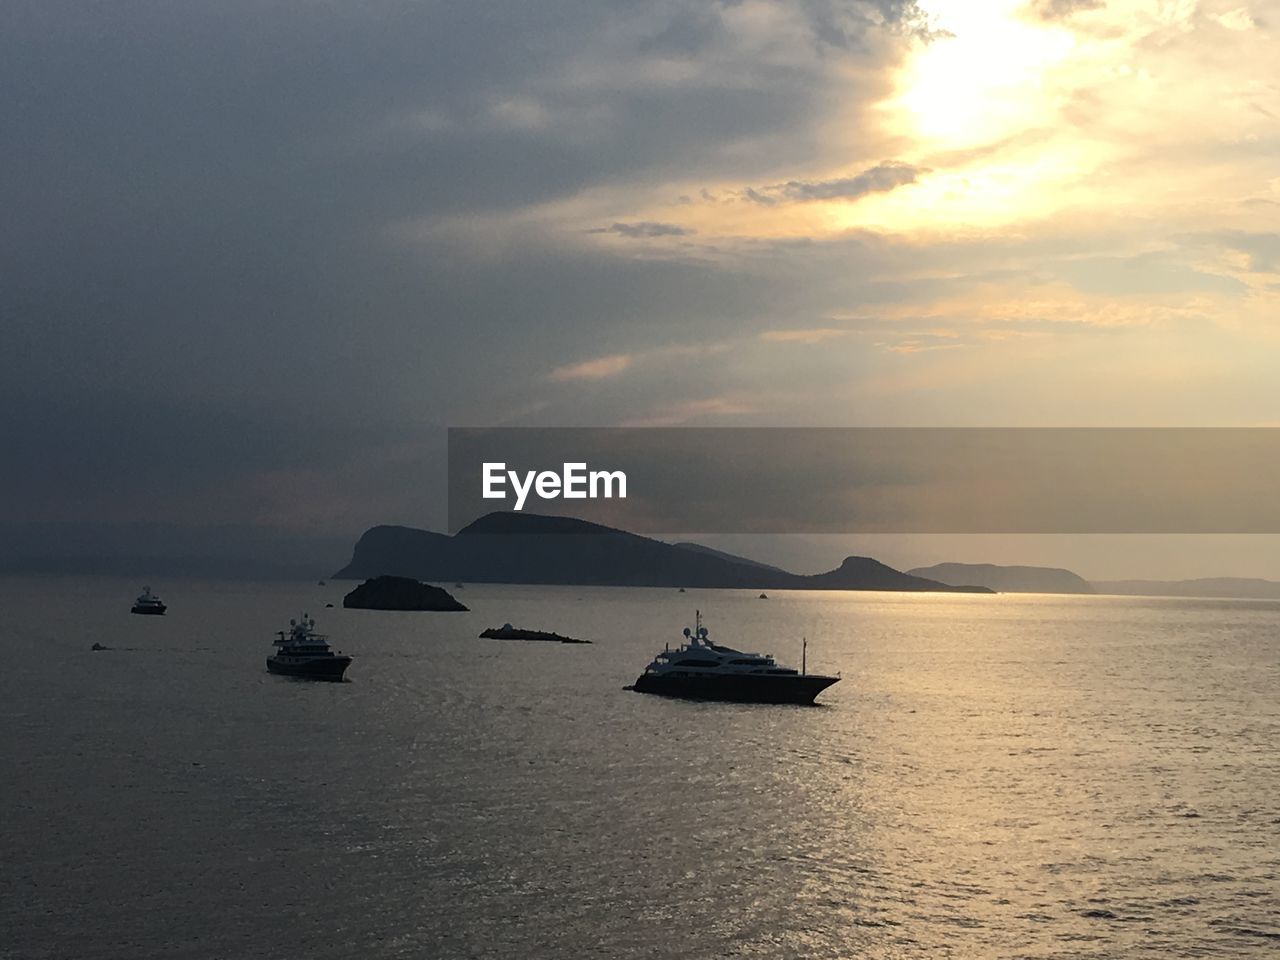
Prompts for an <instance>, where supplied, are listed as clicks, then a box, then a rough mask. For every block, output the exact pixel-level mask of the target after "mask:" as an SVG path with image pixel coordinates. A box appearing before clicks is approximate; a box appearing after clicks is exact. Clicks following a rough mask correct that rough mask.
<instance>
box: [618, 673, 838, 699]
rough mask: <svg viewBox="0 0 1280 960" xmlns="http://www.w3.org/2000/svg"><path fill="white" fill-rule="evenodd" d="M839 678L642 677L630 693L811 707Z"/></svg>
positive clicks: (747, 676)
mask: <svg viewBox="0 0 1280 960" xmlns="http://www.w3.org/2000/svg"><path fill="white" fill-rule="evenodd" d="M839 679H840V678H839V677H819V676H807V675H806V676H799V675H795V676H777V675H773V676H769V675H763V676H752V675H750V674H747V675H742V674H739V675H737V676H684V677H672V676H663V675H661V674H650V673H646V674H643V675H642V676H641V677H640V679H638V680H637V681H636V682H635V686H633V687H632V688H631V689H633V690H635V691H636V692H637V693H655V694H658V695H659V696H664V697H680V698H682V699H685V700H724V701H729V702H732V703H799V704H811V703H813V700H814V697H816V696H817V695H818V694H820V693H821V692H822V691H823V690H825V689H827V687H829V686H831V685H832V684H833V683H836V682H837V681H838V680H839Z"/></svg>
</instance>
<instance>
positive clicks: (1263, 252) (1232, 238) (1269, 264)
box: [1209, 230, 1280, 273]
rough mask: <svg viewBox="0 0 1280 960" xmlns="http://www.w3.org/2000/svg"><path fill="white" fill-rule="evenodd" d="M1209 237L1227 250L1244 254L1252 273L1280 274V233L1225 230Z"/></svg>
mask: <svg viewBox="0 0 1280 960" xmlns="http://www.w3.org/2000/svg"><path fill="white" fill-rule="evenodd" d="M1209 236H1210V238H1211V239H1214V240H1216V241H1217V242H1219V243H1221V244H1222V245H1223V246H1224V247H1226V248H1227V249H1229V250H1236V251H1238V252H1240V253H1243V254H1244V255H1245V256H1246V257H1247V258H1248V263H1249V269H1250V270H1251V271H1252V272H1254V273H1280V233H1250V232H1247V231H1244V230H1223V231H1220V232H1218V233H1216V234H1211V235H1209Z"/></svg>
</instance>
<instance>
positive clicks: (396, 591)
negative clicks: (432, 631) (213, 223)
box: [342, 577, 467, 611]
mask: <svg viewBox="0 0 1280 960" xmlns="http://www.w3.org/2000/svg"><path fill="white" fill-rule="evenodd" d="M342 605H343V606H344V607H348V608H350V609H354V610H437V611H454V610H466V609H467V608H466V607H465V606H463V605H462V604H461V603H459V602H458V601H457V600H455V599H454V598H453V596H452V594H450V593H449V591H448V590H445V589H443V588H441V587H433V586H432V585H431V584H429V583H422V582H421V581H419V580H414V579H413V578H412V577H374V578H373V579H371V580H366V581H365V582H364V583H362V584H360V586H358V587H356V588H355V589H354V590H352V591H351V592H350V593H348V594H347V595H346V596H345V597H343V598H342Z"/></svg>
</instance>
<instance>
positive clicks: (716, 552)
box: [672, 541, 786, 573]
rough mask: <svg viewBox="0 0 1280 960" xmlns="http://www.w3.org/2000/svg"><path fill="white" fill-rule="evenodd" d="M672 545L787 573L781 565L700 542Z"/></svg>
mask: <svg viewBox="0 0 1280 960" xmlns="http://www.w3.org/2000/svg"><path fill="white" fill-rule="evenodd" d="M672 546H676V547H680V548H681V549H682V550H696V551H697V552H698V553H705V554H707V555H709V556H712V557H719V558H720V559H721V560H732V561H733V562H734V563H745V564H747V565H748V566H752V567H759V568H760V569H762V570H772V571H773V572H774V573H786V571H785V570H783V569H782V568H781V567H775V566H774V565H773V564H771V563H761V562H760V561H759V560H752V559H751V558H750V557H739V556H737V555H736V554H732V553H725V552H724V551H723V550H716V549H714V548H712V547H704V546H703V545H702V544H700V543H689V542H687V541H680V542H678V543H675V544H672Z"/></svg>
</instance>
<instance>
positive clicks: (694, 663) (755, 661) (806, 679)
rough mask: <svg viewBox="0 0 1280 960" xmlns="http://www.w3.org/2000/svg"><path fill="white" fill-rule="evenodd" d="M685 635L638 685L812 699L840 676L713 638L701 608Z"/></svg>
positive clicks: (774, 699)
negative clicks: (789, 664)
mask: <svg viewBox="0 0 1280 960" xmlns="http://www.w3.org/2000/svg"><path fill="white" fill-rule="evenodd" d="M684 636H685V640H686V642H685V643H684V644H682V645H681V646H680V647H679V648H678V649H676V650H672V649H670V647H668V648H667V649H665V650H663V651H662V653H660V654H658V655H657V656H656V657H654V659H653V662H652V663H650V664H649V666H647V667H646V668H645V671H644V673H642V674H641V675H640V678H639V679H638V680H636V682H635V684H634V686H632V687H631V689H632V690H635V691H636V692H637V693H656V694H660V695H663V696H668V697H684V698H685V699H689V700H730V701H734V702H737V703H801V704H809V703H813V700H814V698H815V697H816V696H817V695H818V694H820V693H821V692H822V691H823V690H825V689H827V687H829V686H831V685H832V684H833V683H838V682H839V680H840V678H839V677H825V676H819V675H817V674H810V673H807V672H805V668H804V660H802V661H801V664H802V665H801V668H800V669H799V670H795V669H793V668H791V667H783V666H779V665H778V663H777V662H776V661H775V660H774V659H773V657H772V656H770V655H769V654H760V653H743V652H742V651H741V650H734V649H733V648H731V647H723V646H721V645H720V644H718V643H712V642H711V640H710V638H709V637H708V635H707V628H706V627H704V626H703V625H702V614H701V613H698V615H697V620H696V626H695V627H694V629H693V630H690V629H689V628H688V627H685V629H684ZM805 646H806V648H807V646H808V645H807V643H806V645H805Z"/></svg>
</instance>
